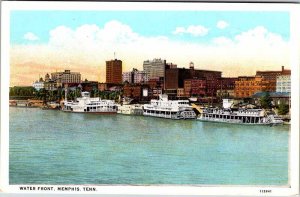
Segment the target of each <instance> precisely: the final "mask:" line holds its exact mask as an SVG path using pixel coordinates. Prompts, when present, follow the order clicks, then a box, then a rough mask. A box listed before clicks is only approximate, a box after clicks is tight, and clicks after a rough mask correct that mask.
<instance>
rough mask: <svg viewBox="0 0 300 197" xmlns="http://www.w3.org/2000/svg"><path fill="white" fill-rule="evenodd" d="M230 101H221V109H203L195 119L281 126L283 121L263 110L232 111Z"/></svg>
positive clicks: (231, 102) (240, 109) (241, 109)
mask: <svg viewBox="0 0 300 197" xmlns="http://www.w3.org/2000/svg"><path fill="white" fill-rule="evenodd" d="M232 105H233V101H232V100H231V99H223V108H204V109H203V110H201V111H200V115H199V117H198V118H197V119H198V120H201V121H209V122H223V123H235V124H253V125H277V124H283V120H282V119H281V118H279V117H278V116H277V115H275V114H274V113H272V112H266V111H265V110H263V109H244V108H238V109H233V108H231V106H232Z"/></svg>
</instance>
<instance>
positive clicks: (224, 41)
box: [212, 36, 233, 45]
mask: <svg viewBox="0 0 300 197" xmlns="http://www.w3.org/2000/svg"><path fill="white" fill-rule="evenodd" d="M212 42H213V43H214V44H216V45H231V44H233V41H232V40H231V39H230V38H227V37H225V36H221V37H216V38H214V39H213V40H212Z"/></svg>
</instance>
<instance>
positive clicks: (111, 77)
mask: <svg viewBox="0 0 300 197" xmlns="http://www.w3.org/2000/svg"><path fill="white" fill-rule="evenodd" d="M106 83H116V84H120V83H122V61H121V60H117V59H115V60H110V61H106Z"/></svg>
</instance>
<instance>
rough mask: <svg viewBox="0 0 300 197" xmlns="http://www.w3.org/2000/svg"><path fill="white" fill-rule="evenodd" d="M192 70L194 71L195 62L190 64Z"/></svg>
mask: <svg viewBox="0 0 300 197" xmlns="http://www.w3.org/2000/svg"><path fill="white" fill-rule="evenodd" d="M190 69H193V70H194V63H193V62H190Z"/></svg>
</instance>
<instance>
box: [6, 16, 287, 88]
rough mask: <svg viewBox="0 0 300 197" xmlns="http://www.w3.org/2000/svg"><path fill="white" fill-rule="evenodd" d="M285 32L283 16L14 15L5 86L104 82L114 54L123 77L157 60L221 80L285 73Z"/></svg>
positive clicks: (285, 25) (284, 17) (285, 20)
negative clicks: (51, 79) (64, 77)
mask: <svg viewBox="0 0 300 197" xmlns="http://www.w3.org/2000/svg"><path fill="white" fill-rule="evenodd" d="M28 21H30V22H28ZM21 24H22V25H21ZM289 29H290V28H289V14H288V12H237V11H230V12H229V11H218V12H216V11H167V12H162V11H147V12H142V11H101V12H100V11H13V12H12V14H11V23H10V30H11V32H10V35H11V38H10V44H11V49H10V60H11V65H10V68H11V75H10V77H11V80H10V85H11V86H14V85H30V84H32V82H33V81H35V80H37V79H38V77H39V75H40V76H42V77H43V76H44V74H45V73H47V72H48V73H51V72H55V71H61V70H65V69H70V70H72V71H77V72H80V73H81V74H82V79H83V80H84V79H85V78H87V79H89V80H96V81H100V82H105V61H107V60H111V59H114V52H115V53H116V58H117V59H120V60H122V61H123V72H126V71H130V70H132V68H137V69H139V70H142V69H143V68H142V66H143V61H145V60H152V59H154V58H161V59H166V60H167V62H170V63H174V64H177V65H178V67H186V68H188V66H189V63H190V62H191V61H192V62H194V64H195V68H196V69H207V70H217V71H221V72H222V73H223V76H224V77H237V76H239V75H254V74H255V72H256V71H257V70H278V69H280V68H281V66H285V67H286V68H290V65H289V39H290V32H289ZM233 71H234V72H233Z"/></svg>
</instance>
